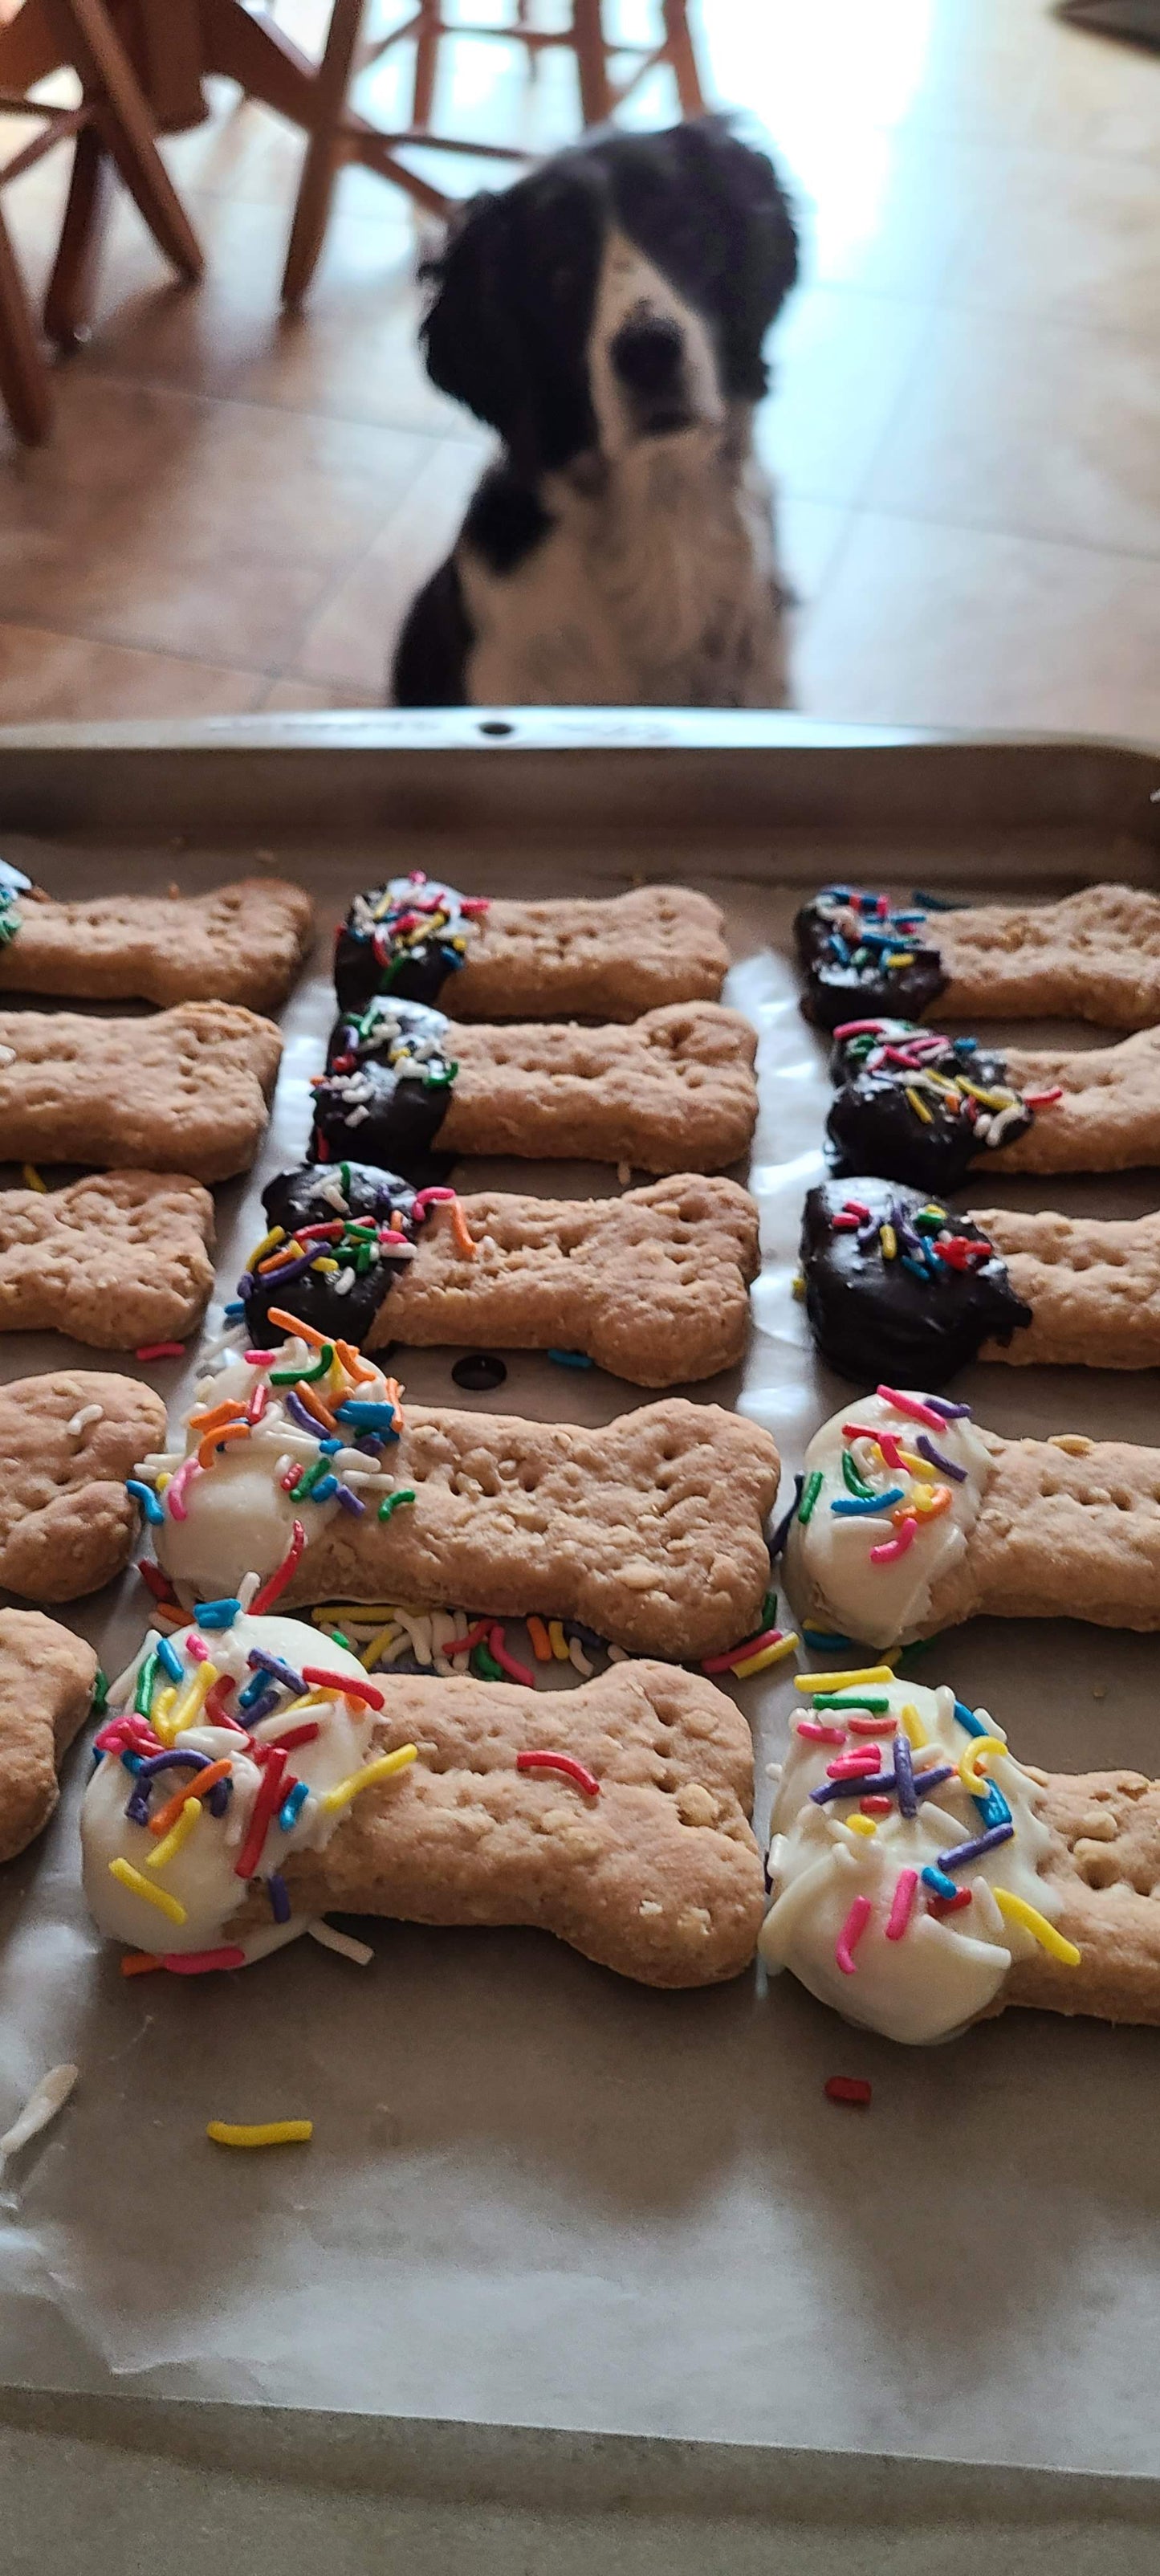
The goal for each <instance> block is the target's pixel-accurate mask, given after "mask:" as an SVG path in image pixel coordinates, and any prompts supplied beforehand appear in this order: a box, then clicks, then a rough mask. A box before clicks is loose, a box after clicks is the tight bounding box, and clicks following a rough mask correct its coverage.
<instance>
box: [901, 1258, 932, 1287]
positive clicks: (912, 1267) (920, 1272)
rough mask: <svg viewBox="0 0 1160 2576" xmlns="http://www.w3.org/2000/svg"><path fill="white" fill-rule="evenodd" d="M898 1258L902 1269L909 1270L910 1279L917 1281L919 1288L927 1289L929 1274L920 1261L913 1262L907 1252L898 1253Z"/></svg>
mask: <svg viewBox="0 0 1160 2576" xmlns="http://www.w3.org/2000/svg"><path fill="white" fill-rule="evenodd" d="M898 1258H899V1260H900V1261H901V1263H902V1267H903V1269H904V1270H909V1272H910V1275H911V1278H912V1279H917V1281H918V1284H919V1287H920V1288H929V1286H930V1272H929V1271H928V1270H927V1269H926V1268H925V1267H924V1265H923V1263H922V1262H921V1261H915V1260H913V1259H912V1257H911V1255H910V1253H909V1252H900V1253H899V1256H898Z"/></svg>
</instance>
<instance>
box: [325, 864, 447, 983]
mask: <svg viewBox="0 0 1160 2576" xmlns="http://www.w3.org/2000/svg"><path fill="white" fill-rule="evenodd" d="M435 893H437V894H441V895H445V896H446V897H447V902H446V904H445V905H444V907H443V909H444V910H445V911H449V912H450V914H451V919H450V921H449V922H448V923H447V925H446V928H445V929H444V930H442V931H440V932H437V933H436V935H435V937H434V938H433V939H424V940H422V941H420V943H419V945H418V946H417V947H415V948H406V949H399V950H397V951H396V952H395V955H394V957H392V956H391V954H390V953H389V952H390V946H391V943H390V934H389V931H387V932H386V935H385V937H380V941H379V945H378V948H376V943H375V933H374V930H373V929H371V928H367V927H363V926H360V922H359V912H360V909H361V906H362V905H366V906H367V907H369V908H371V909H373V908H374V907H375V906H376V905H378V904H379V903H381V902H382V901H383V899H384V897H385V896H388V895H389V896H390V898H391V900H392V902H393V903H395V904H397V905H400V906H405V905H406V904H407V902H408V900H409V899H410V898H413V897H414V896H416V895H419V896H430V895H432V894H435ZM462 903H463V897H462V895H461V894H458V893H457V892H456V889H455V887H454V886H445V885H443V884H442V883H439V884H438V885H428V884H427V883H426V882H424V883H422V884H420V885H417V886H416V885H414V884H412V881H411V879H410V878H409V877H392V878H391V880H390V882H389V884H387V885H381V886H373V887H372V888H371V890H370V892H369V893H368V894H365V895H363V896H362V897H361V902H360V903H359V904H352V906H351V909H350V911H349V912H348V914H347V917H346V920H345V922H344V923H343V926H342V928H341V930H340V931H339V934H338V937H337V939H336V941H335V948H334V989H335V991H336V993H337V995H338V1006H339V1009H340V1010H341V1011H364V1010H365V1009H366V1006H367V1003H368V1002H370V1001H373V999H374V997H375V995H376V993H390V994H391V995H392V996H395V997H397V998H398V999H399V1000H400V1001H407V1002H437V1001H438V999H439V996H440V993H441V992H442V990H443V987H444V985H445V983H446V981H447V978H448V976H449V975H453V974H454V973H455V972H456V970H457V968H458V967H460V966H462V964H463V958H462V956H461V954H460V952H459V950H458V949H457V948H452V947H451V945H450V939H451V935H452V933H458V932H460V931H462V930H463V929H464V927H465V923H464V917H463V913H462V910H461V906H462Z"/></svg>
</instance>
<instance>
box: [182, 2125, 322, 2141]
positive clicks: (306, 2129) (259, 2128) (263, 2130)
mask: <svg viewBox="0 0 1160 2576" xmlns="http://www.w3.org/2000/svg"><path fill="white" fill-rule="evenodd" d="M205 2134H206V2136H207V2138H212V2139H213V2142H214V2145H215V2147H305V2146H308V2145H309V2143H310V2140H311V2138H312V2137H313V2135H314V2122H313V2120H253V2121H250V2122H248V2123H242V2124H239V2123H238V2122H237V2121H235V2120H211V2121H210V2122H209V2124H208V2126H207V2128H206V2133H205Z"/></svg>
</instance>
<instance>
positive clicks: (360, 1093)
mask: <svg viewBox="0 0 1160 2576" xmlns="http://www.w3.org/2000/svg"><path fill="white" fill-rule="evenodd" d="M364 1016H365V1014H364ZM375 1021H376V1023H377V1026H372V1027H371V1028H369V1029H368V1030H367V1033H366V1035H365V1036H364V1037H360V1036H359V1034H358V1031H357V1029H356V1028H355V1026H354V1024H353V1022H352V1021H351V1020H349V1019H346V1018H339V1019H337V1020H336V1021H335V1024H334V1027H333V1029H332V1030H331V1033H330V1041H329V1044H328V1046H327V1050H326V1062H327V1067H328V1071H327V1075H326V1077H325V1079H324V1080H323V1081H322V1082H320V1083H319V1084H318V1086H317V1088H316V1090H315V1094H314V1134H313V1136H312V1138H311V1143H310V1161H311V1162H312V1163H319V1162H322V1163H340V1162H342V1161H343V1160H345V1159H349V1158H350V1156H352V1155H356V1156H357V1157H358V1159H359V1161H360V1162H363V1163H371V1164H377V1165H379V1166H380V1167H381V1168H382V1169H383V1170H384V1171H388V1172H404V1173H405V1174H406V1176H407V1178H408V1180H410V1181H413V1182H415V1183H416V1184H418V1185H423V1184H426V1183H429V1182H432V1181H441V1180H442V1179H443V1178H444V1177H445V1175H446V1173H447V1172H448V1171H449V1170H450V1168H451V1164H452V1161H453V1160H454V1157H453V1156H451V1155H447V1154H436V1153H435V1152H434V1150H433V1148H434V1144H435V1139H436V1137H437V1136H438V1133H439V1130H440V1128H441V1126H442V1124H443V1121H444V1119H445V1117H446V1115H447V1104H448V1101H449V1100H450V1097H451V1085H450V1083H447V1082H428V1081H427V1079H426V1077H425V1074H424V1072H423V1071H422V1069H418V1070H417V1069H416V1068H415V1065H414V1061H413V1059H411V1058H409V1057H404V1058H403V1059H402V1060H401V1061H400V1062H399V1063H397V1064H391V1063H389V1062H388V1060H387V1059H388V1056H389V1053H390V1049H391V1047H392V1046H393V1045H394V1044H395V1043H396V1038H397V1034H398V1031H399V1029H400V1028H401V1030H402V1032H403V1033H404V1035H405V1036H406V1037H407V1038H409V1040H410V1041H411V1043H412V1044H413V1045H420V1044H421V1043H422V1042H423V1041H424V1040H425V1039H435V1040H436V1041H437V1043H438V1045H439V1047H440V1051H441V1053H440V1061H442V1062H446V1061H447V1058H448V1054H449V1050H450V1041H451V1023H450V1021H449V1020H446V1019H445V1018H444V1016H443V1013H442V1011H432V1010H429V1009H427V1008H426V1007H425V1005H424V1004H423V1003H421V1002H397V1001H396V1000H395V997H394V994H393V993H392V994H390V995H386V996H384V997H383V998H382V1000H381V1001H380V1002H379V1003H378V1005H377V1006H375ZM364 1108H365V1109H366V1111H367V1113H368V1114H367V1116H366V1117H365V1118H360V1117H359V1116H358V1114H357V1113H358V1111H359V1110H360V1109H364ZM352 1113H354V1120H353V1124H352ZM320 1148H321V1149H322V1150H320Z"/></svg>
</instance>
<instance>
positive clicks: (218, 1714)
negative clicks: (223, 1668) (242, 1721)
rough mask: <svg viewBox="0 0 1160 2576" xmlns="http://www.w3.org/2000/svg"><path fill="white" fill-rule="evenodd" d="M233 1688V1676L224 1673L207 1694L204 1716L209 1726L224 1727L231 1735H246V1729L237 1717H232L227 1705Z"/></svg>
mask: <svg viewBox="0 0 1160 2576" xmlns="http://www.w3.org/2000/svg"><path fill="white" fill-rule="evenodd" d="M233 1687H234V1677H233V1674H232V1673H222V1674H221V1675H220V1676H219V1678H218V1680H217V1681H216V1682H215V1683H214V1686H213V1689H212V1690H211V1691H209V1692H207V1694H206V1702H205V1707H204V1709H203V1711H202V1715H203V1717H204V1719H205V1722H206V1725H207V1726H224V1727H225V1729H226V1731H227V1733H228V1734H230V1735H245V1732H246V1730H245V1727H244V1726H239V1724H238V1721H237V1719H236V1717H231V1716H230V1713H229V1710H228V1709H227V1707H226V1705H225V1703H226V1701H227V1699H228V1698H229V1695H230V1692H231V1691H232V1689H233Z"/></svg>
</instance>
